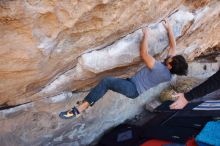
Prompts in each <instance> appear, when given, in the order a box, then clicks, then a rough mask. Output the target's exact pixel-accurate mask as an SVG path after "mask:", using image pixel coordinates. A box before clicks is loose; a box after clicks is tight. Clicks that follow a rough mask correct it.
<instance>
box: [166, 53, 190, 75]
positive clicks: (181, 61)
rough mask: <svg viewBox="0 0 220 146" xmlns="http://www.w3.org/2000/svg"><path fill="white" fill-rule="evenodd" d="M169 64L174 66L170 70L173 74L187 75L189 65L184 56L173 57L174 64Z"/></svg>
mask: <svg viewBox="0 0 220 146" xmlns="http://www.w3.org/2000/svg"><path fill="white" fill-rule="evenodd" d="M169 64H170V65H171V66H172V68H171V69H170V72H171V74H177V75H187V73H188V64H187V62H186V60H185V58H184V57H183V56H182V55H176V56H174V57H172V62H170V63H169Z"/></svg>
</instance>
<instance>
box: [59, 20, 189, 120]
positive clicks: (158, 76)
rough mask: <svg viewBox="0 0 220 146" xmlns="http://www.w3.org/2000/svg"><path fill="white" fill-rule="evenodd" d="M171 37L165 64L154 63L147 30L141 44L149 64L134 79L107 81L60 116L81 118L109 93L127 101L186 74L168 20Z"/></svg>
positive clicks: (185, 67)
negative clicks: (112, 92)
mask: <svg viewBox="0 0 220 146" xmlns="http://www.w3.org/2000/svg"><path fill="white" fill-rule="evenodd" d="M163 24H164V26H165V28H166V30H167V31H168V36H169V47H168V48H167V49H168V57H167V58H166V59H165V60H164V62H160V61H157V60H155V59H154V58H153V57H152V56H151V55H150V54H149V53H148V29H146V28H144V29H142V31H143V34H144V35H143V39H142V41H141V43H140V56H141V58H142V59H143V61H144V63H145V64H146V66H145V67H143V68H142V69H141V70H140V71H138V72H137V73H136V74H135V75H134V76H133V77H131V78H128V79H121V78H115V77H106V78H104V79H103V80H102V81H101V82H100V83H99V84H98V85H97V86H95V87H94V88H93V89H92V90H91V91H90V93H89V94H88V95H87V96H86V97H85V98H84V100H83V102H82V104H81V105H79V106H78V107H73V108H72V109H71V110H68V111H65V112H61V113H60V114H59V116H60V117H61V118H63V119H71V118H74V117H78V116H79V115H80V113H82V112H83V111H84V110H85V109H87V108H88V107H89V106H92V105H93V104H94V103H95V102H97V101H98V100H99V99H100V98H102V97H103V96H104V95H105V93H106V92H107V91H108V90H112V91H115V92H118V93H120V94H123V95H125V96H126V97H128V98H132V99H134V98H136V97H138V96H139V95H140V94H142V93H143V92H144V91H146V90H148V89H150V88H152V87H154V86H156V85H158V84H160V83H162V82H167V81H170V80H171V77H172V76H171V75H172V74H177V75H186V74H187V69H188V64H187V62H186V60H185V59H184V57H183V56H181V55H176V42H175V37H174V34H173V31H172V27H171V25H170V24H169V22H168V21H167V20H164V22H163Z"/></svg>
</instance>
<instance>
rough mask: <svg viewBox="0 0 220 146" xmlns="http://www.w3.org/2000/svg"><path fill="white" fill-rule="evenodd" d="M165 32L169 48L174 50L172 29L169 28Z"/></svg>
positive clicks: (174, 43)
mask: <svg viewBox="0 0 220 146" xmlns="http://www.w3.org/2000/svg"><path fill="white" fill-rule="evenodd" d="M167 31H168V36H169V43H170V48H171V49H175V48H176V41H175V37H174V34H173V29H172V27H171V26H170V27H168V29H167Z"/></svg>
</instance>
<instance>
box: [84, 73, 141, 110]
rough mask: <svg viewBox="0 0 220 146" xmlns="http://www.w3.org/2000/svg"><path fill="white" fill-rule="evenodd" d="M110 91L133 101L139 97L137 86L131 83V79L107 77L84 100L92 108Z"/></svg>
mask: <svg viewBox="0 0 220 146" xmlns="http://www.w3.org/2000/svg"><path fill="white" fill-rule="evenodd" d="M108 90H112V91H115V92H118V93H121V94H123V95H125V96H127V97H128V98H132V99H134V98H136V97H138V95H139V94H138V91H137V88H136V86H135V84H134V83H133V82H131V81H130V79H121V78H114V77H106V78H104V79H103V80H102V81H101V82H99V84H98V85H97V86H95V87H94V88H93V89H92V90H91V91H90V93H89V94H88V95H87V96H86V97H85V99H84V100H85V101H87V102H88V103H89V104H90V106H92V105H93V104H94V103H95V102H96V101H98V100H99V99H100V98H102V97H103V96H104V95H105V93H106V92H107V91H108Z"/></svg>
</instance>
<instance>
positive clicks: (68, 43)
mask: <svg viewBox="0 0 220 146" xmlns="http://www.w3.org/2000/svg"><path fill="white" fill-rule="evenodd" d="M219 7H220V2H219V1H218V0H212V1H209V0H202V1H199V0H198V1H191V0H186V1H183V0H176V1H173V0H167V1H164V0H138V1H133V0H120V1H116V0H91V1H90V0H88V1H77V0H66V1H55V0H54V1H49V0H48V1H47V0H41V1H40V0H24V1H19V0H17V1H16V0H12V1H7V0H2V1H0V32H1V33H0V46H1V49H0V56H1V57H0V105H1V107H8V106H11V105H12V106H16V105H19V104H22V105H20V106H17V107H13V108H10V109H5V110H1V111H0V123H1V125H2V128H1V130H0V142H1V144H2V145H10V146H11V145H74V146H75V145H76V146H77V145H81V146H82V145H87V144H89V143H91V142H93V141H94V140H95V139H96V138H97V137H99V136H100V135H101V133H102V132H103V131H105V130H106V129H108V128H109V127H112V126H114V125H117V124H119V123H121V122H123V121H124V120H126V119H127V118H130V117H132V116H134V115H135V114H137V113H138V112H140V111H141V110H143V105H144V104H145V102H147V101H149V100H150V99H151V98H154V97H156V96H158V95H159V93H160V92H161V91H162V90H163V89H164V88H166V87H167V86H168V83H164V84H161V85H159V86H158V87H155V88H153V89H151V90H149V91H147V92H146V93H144V95H142V96H141V97H138V99H135V100H131V99H127V98H125V97H124V96H122V95H119V94H116V93H113V92H109V93H108V94H106V95H105V96H104V98H103V99H101V100H100V101H99V102H98V103H97V104H95V106H94V107H92V108H91V109H89V110H88V111H86V113H84V114H83V116H82V117H81V118H80V119H77V120H76V121H74V120H69V121H63V120H61V119H59V118H58V117H57V115H58V113H59V112H60V111H62V110H65V109H67V108H70V107H72V105H73V104H75V103H76V101H78V100H81V99H82V98H83V97H84V96H85V95H86V94H87V91H86V92H80V91H83V90H87V89H89V88H90V87H92V86H93V85H95V84H96V83H97V82H98V81H99V80H100V79H101V78H103V77H104V76H106V75H112V76H119V77H128V76H131V75H133V74H134V73H135V72H136V71H137V70H138V69H140V67H142V66H143V63H141V62H140V61H141V60H140V57H139V43H140V39H141V37H142V32H141V30H140V29H139V28H140V27H141V26H144V25H145V26H146V25H148V26H149V28H150V31H149V33H150V35H149V36H150V37H149V40H148V41H149V52H150V54H152V55H154V56H156V57H157V58H158V59H161V60H162V59H163V58H164V57H165V48H166V47H167V45H168V38H167V34H166V31H165V29H164V27H163V25H162V24H161V20H162V19H163V18H164V17H167V16H169V21H170V23H171V25H172V27H173V30H174V35H175V37H176V39H177V48H178V53H179V54H183V55H184V56H185V57H186V58H187V59H188V60H189V61H193V60H194V59H195V60H196V62H195V61H194V62H192V63H191V64H190V70H189V75H190V76H193V77H208V76H210V75H211V74H212V73H213V72H215V71H216V70H217V69H218V68H219V62H220V60H219V52H220V49H219V44H220V42H219V40H220V35H219V32H220V17H219V16H220V9H219ZM213 55H214V56H213ZM207 56H208V57H209V56H211V58H212V59H211V61H210V60H207V59H205V60H204V58H207ZM210 62H211V63H210ZM70 91H75V92H76V93H74V94H72V93H71V92H70ZM116 109H117V111H118V112H119V113H121V114H120V116H119V115H117V116H115V112H116V111H115V110H116ZM131 109H132V110H131ZM113 116H114V117H115V118H114V119H112V117H113ZM15 121H16V122H15ZM12 133H13V134H12Z"/></svg>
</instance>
